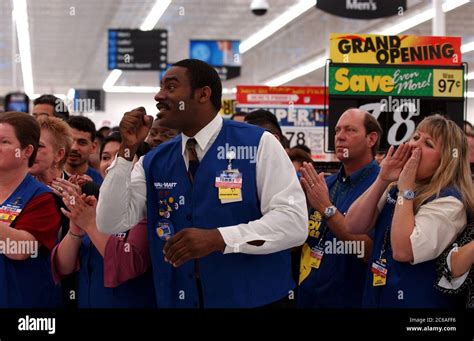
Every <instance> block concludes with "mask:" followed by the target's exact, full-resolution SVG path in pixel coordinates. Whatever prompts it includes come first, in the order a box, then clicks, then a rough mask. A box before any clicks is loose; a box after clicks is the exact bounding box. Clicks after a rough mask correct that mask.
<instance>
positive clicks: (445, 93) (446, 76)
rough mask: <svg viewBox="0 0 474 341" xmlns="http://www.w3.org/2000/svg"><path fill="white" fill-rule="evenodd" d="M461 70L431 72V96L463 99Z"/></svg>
mask: <svg viewBox="0 0 474 341" xmlns="http://www.w3.org/2000/svg"><path fill="white" fill-rule="evenodd" d="M463 74H464V72H463V70H449V69H444V70H433V84H434V89H433V96H435V97H463Z"/></svg>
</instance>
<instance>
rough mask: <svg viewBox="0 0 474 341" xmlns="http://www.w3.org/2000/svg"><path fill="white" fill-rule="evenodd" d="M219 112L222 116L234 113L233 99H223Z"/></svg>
mask: <svg viewBox="0 0 474 341" xmlns="http://www.w3.org/2000/svg"><path fill="white" fill-rule="evenodd" d="M219 113H220V114H221V115H222V116H224V117H228V116H231V115H232V114H234V113H235V99H223V100H222V101H221V110H220V111H219Z"/></svg>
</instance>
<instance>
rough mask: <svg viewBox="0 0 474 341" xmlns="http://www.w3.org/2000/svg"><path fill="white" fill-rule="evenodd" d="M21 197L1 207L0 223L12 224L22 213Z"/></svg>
mask: <svg viewBox="0 0 474 341" xmlns="http://www.w3.org/2000/svg"><path fill="white" fill-rule="evenodd" d="M20 205H21V197H18V198H16V199H15V201H14V202H13V203H11V204H4V205H2V206H1V207H0V221H1V222H5V223H8V224H11V223H12V222H13V221H14V220H15V219H16V217H18V215H19V214H20V213H21V206H20Z"/></svg>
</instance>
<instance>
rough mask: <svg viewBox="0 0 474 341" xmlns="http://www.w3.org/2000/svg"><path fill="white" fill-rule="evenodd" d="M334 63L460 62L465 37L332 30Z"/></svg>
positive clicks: (421, 63)
mask: <svg viewBox="0 0 474 341" xmlns="http://www.w3.org/2000/svg"><path fill="white" fill-rule="evenodd" d="M329 39H330V41H329V45H330V56H329V58H330V59H331V60H332V62H333V63H345V64H347V63H349V64H378V65H386V64H387V65H392V64H397V65H401V64H403V65H453V66H460V65H461V63H462V60H461V59H462V58H461V55H462V54H461V37H430V36H413V35H399V36H381V35H369V34H340V33H331V34H330V38H329Z"/></svg>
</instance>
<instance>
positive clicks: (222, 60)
mask: <svg viewBox="0 0 474 341" xmlns="http://www.w3.org/2000/svg"><path fill="white" fill-rule="evenodd" d="M239 45H240V40H191V41H190V42H189V56H190V58H193V59H199V60H202V61H204V62H206V63H208V64H209V65H212V66H213V67H214V68H215V69H216V71H217V73H218V74H219V77H220V78H221V79H222V80H223V81H224V80H229V79H232V78H236V77H239V76H240V66H241V60H240V51H239Z"/></svg>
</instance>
